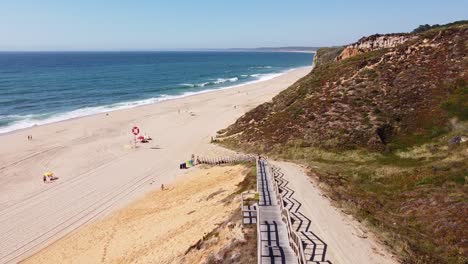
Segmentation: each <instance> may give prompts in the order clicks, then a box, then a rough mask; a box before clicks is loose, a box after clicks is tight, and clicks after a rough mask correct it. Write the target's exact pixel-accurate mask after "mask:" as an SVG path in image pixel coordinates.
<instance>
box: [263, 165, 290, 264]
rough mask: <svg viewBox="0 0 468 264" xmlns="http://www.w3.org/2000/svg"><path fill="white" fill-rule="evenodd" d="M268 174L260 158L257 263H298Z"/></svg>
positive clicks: (270, 176) (268, 171) (266, 166)
mask: <svg viewBox="0 0 468 264" xmlns="http://www.w3.org/2000/svg"><path fill="white" fill-rule="evenodd" d="M270 174H271V173H270V170H269V169H268V163H267V162H266V161H265V160H262V159H260V160H259V161H258V163H257V188H258V194H259V202H258V222H259V228H260V230H259V232H260V245H259V254H260V256H259V263H298V261H297V257H296V255H295V254H294V251H293V250H292V249H291V247H290V245H289V238H288V232H287V228H286V224H285V223H284V222H283V221H282V220H281V208H280V206H279V205H278V201H277V199H276V193H275V189H274V187H273V183H272V181H273V177H272V175H270Z"/></svg>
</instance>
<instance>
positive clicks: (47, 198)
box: [0, 67, 311, 263]
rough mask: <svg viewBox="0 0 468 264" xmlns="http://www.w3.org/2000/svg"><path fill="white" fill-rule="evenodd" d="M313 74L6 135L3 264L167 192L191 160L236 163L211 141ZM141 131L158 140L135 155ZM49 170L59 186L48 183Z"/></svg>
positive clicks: (0, 190)
mask: <svg viewBox="0 0 468 264" xmlns="http://www.w3.org/2000/svg"><path fill="white" fill-rule="evenodd" d="M310 70H311V67H306V68H302V69H297V70H293V71H290V72H288V73H286V74H283V75H281V76H278V77H275V78H273V79H271V80H267V81H262V82H258V83H254V84H247V85H241V86H238V87H235V88H230V89H224V90H217V91H213V92H206V93H202V94H197V95H193V96H187V97H184V98H179V99H177V100H166V101H163V102H160V103H157V104H149V105H143V106H139V107H134V108H129V109H123V110H116V111H113V112H111V113H110V114H109V115H106V114H96V115H90V116H85V117H80V118H76V119H69V120H65V121H61V122H56V123H51V124H47V125H42V126H36V127H31V128H27V129H23V130H18V131H13V132H12V133H8V134H2V135H0V144H1V145H2V148H1V149H0V156H1V157H2V159H1V160H0V174H2V176H3V177H0V208H1V209H0V236H1V237H2V238H4V242H3V244H2V247H0V263H4V262H6V263H9V262H16V261H19V260H21V259H24V258H26V257H27V256H29V255H31V254H33V253H34V252H37V251H38V250H40V249H41V248H44V247H46V246H47V245H49V244H50V243H52V242H53V241H56V240H57V239H58V238H60V237H63V236H64V235H66V234H69V233H70V232H72V231H74V230H76V229H77V228H79V227H80V226H82V225H83V224H86V223H88V222H91V223H92V222H94V221H96V220H97V219H101V218H102V217H103V216H105V215H107V214H109V213H110V212H112V211H114V210H115V209H117V208H121V207H122V206H125V205H126V204H128V203H129V202H132V201H134V200H135V199H137V198H139V197H141V196H142V195H144V194H145V193H147V192H149V191H152V190H157V189H159V187H160V185H161V184H165V185H168V184H171V183H172V182H174V181H175V180H177V179H180V178H181V177H182V178H183V177H184V173H187V172H188V171H181V170H180V169H179V164H180V163H181V162H185V161H186V160H187V159H189V158H190V156H191V155H192V154H195V155H200V156H207V157H219V156H225V155H230V154H232V153H233V152H232V151H230V150H227V149H223V148H221V147H218V146H216V145H213V144H210V138H211V137H212V136H214V135H216V132H217V131H219V130H220V129H223V128H225V127H227V126H228V125H230V124H232V123H234V122H235V121H236V120H237V119H238V118H239V117H240V116H242V115H243V114H245V113H246V112H247V111H249V110H250V109H252V108H254V107H256V106H258V105H260V104H262V103H264V102H267V101H269V100H271V99H272V98H273V97H274V96H275V95H277V94H278V93H279V92H281V91H282V90H284V89H286V88H288V87H289V86H290V85H292V84H293V83H294V82H296V81H297V80H299V79H300V78H302V77H303V76H305V75H307V74H308V73H309V72H310ZM135 125H136V126H139V127H140V129H141V134H142V135H145V134H148V135H149V136H151V137H153V140H152V141H150V142H149V143H146V144H140V143H139V144H138V148H136V149H135V148H133V147H132V146H133V139H134V136H133V134H131V128H132V127H133V126H135ZM27 135H33V140H27ZM195 169H196V168H195ZM46 171H52V172H54V173H55V175H56V176H57V177H58V178H59V179H58V180H57V181H55V182H53V183H48V184H44V183H43V182H42V174H43V173H44V172H46ZM189 171H190V170H189Z"/></svg>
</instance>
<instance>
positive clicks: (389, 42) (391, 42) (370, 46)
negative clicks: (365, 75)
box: [336, 34, 415, 61]
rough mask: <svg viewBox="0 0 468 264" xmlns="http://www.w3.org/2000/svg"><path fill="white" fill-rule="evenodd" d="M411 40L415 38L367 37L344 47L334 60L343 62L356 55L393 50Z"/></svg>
mask: <svg viewBox="0 0 468 264" xmlns="http://www.w3.org/2000/svg"><path fill="white" fill-rule="evenodd" d="M412 38H415V37H414V36H411V35H408V34H385V35H380V34H375V35H372V36H369V37H363V38H361V39H360V40H358V41H357V42H356V43H353V44H351V45H348V46H346V47H345V48H344V50H343V51H342V52H341V54H340V55H338V56H337V57H336V60H337V61H340V60H344V59H347V58H349V57H352V56H356V55H358V54H362V53H366V52H369V51H374V50H378V49H387V48H394V47H396V46H398V45H400V44H403V43H405V42H406V41H408V40H410V39H412Z"/></svg>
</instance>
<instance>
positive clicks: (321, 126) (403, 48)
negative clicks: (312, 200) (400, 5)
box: [219, 23, 468, 263]
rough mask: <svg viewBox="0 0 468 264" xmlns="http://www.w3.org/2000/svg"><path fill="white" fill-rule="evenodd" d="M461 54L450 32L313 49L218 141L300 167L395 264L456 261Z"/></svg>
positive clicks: (462, 205)
mask: <svg viewBox="0 0 468 264" xmlns="http://www.w3.org/2000/svg"><path fill="white" fill-rule="evenodd" d="M394 37H395V38H396V39H394V40H392V39H389V38H394ZM372 41H379V42H380V43H371V42H372ZM364 42H367V43H364ZM467 47H468V24H467V23H457V24H454V25H450V26H437V27H434V28H429V29H428V30H418V31H417V33H410V34H396V35H395V34H392V35H387V37H385V36H384V37H382V35H377V36H374V37H369V38H363V39H361V40H360V41H358V42H357V43H354V44H351V45H349V46H347V47H344V48H340V47H337V48H329V49H325V50H324V49H322V50H319V51H318V52H317V55H318V58H317V60H316V63H317V66H316V67H315V68H314V70H313V71H312V72H311V73H310V74H309V75H307V76H306V77H304V78H302V79H301V80H299V81H298V82H296V83H295V84H294V85H292V86H291V87H289V88H288V89H287V90H285V91H283V92H282V93H280V94H279V95H277V96H276V97H275V98H274V99H273V100H272V102H269V103H265V104H262V105H260V106H258V107H257V108H255V109H253V110H252V111H250V112H248V113H246V114H245V115H244V116H243V117H241V118H240V119H239V120H237V121H236V123H234V124H233V125H231V126H230V127H228V128H227V129H225V130H223V131H220V132H219V138H220V139H221V140H222V144H224V145H226V146H228V147H231V148H235V149H240V150H244V151H251V152H264V153H266V154H268V155H271V156H273V157H276V158H283V159H287V160H293V161H296V162H300V163H303V164H306V165H309V167H310V169H311V175H312V176H313V177H316V178H317V180H319V181H321V182H322V183H324V184H323V187H324V188H325V190H326V191H328V194H329V195H330V197H331V198H332V199H333V200H335V201H336V202H337V205H339V206H342V207H343V208H345V209H346V210H347V212H349V213H350V214H353V215H354V216H355V217H357V218H358V219H359V220H361V221H364V222H365V223H367V224H368V225H369V226H370V227H372V228H373V229H374V230H375V232H376V233H377V234H378V235H379V236H380V237H381V238H382V240H384V241H385V243H387V244H388V245H389V246H390V247H391V248H392V249H393V250H394V251H395V252H396V254H398V255H399V256H400V257H401V258H402V259H403V261H404V262H405V263H427V262H431V263H466V261H467V259H468V257H467V254H468V253H467V252H468V243H467V242H466V238H467V237H468V231H467V230H468V224H467V222H466V219H465V218H466V215H468V203H467V197H468V188H467V183H466V181H467V179H468V165H467V164H468V162H467V161H468V143H467V142H464V140H465V138H466V136H467V135H468V122H467V121H468V87H467V81H468V75H467V73H468V60H467V57H466V55H467V50H468V49H467ZM353 49H354V50H353Z"/></svg>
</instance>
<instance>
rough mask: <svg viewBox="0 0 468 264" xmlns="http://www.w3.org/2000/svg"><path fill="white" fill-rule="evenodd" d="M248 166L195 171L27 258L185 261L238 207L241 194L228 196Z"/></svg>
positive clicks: (30, 260)
mask: <svg viewBox="0 0 468 264" xmlns="http://www.w3.org/2000/svg"><path fill="white" fill-rule="evenodd" d="M247 171H248V169H246V168H244V167H242V166H239V165H238V166H227V167H214V168H210V169H204V170H192V171H191V172H190V173H189V175H187V177H186V178H184V179H183V180H180V181H177V183H175V184H171V185H170V186H168V188H167V190H164V191H155V192H150V193H148V194H147V195H145V196H144V197H143V198H142V199H139V200H137V201H135V202H133V203H131V204H129V205H128V206H127V207H125V208H123V209H120V210H118V211H116V212H114V213H112V214H110V215H109V216H107V217H105V218H103V219H101V220H98V221H96V222H95V223H92V224H90V225H87V226H84V227H83V228H80V229H79V230H77V231H75V232H72V233H71V234H69V235H67V236H65V237H64V238H62V239H60V240H58V241H56V242H55V243H53V244H52V245H50V246H49V247H47V248H45V249H43V250H41V251H39V252H38V253H36V254H35V255H33V256H32V257H30V258H28V259H26V260H25V261H24V262H22V263H42V264H45V263H182V260H183V258H184V255H185V252H186V251H187V249H188V248H189V247H190V246H192V245H195V244H196V243H197V241H198V240H199V239H202V238H203V236H204V235H205V234H207V233H209V232H211V231H212V230H213V229H214V228H215V227H216V226H217V225H218V224H220V223H222V222H223V221H225V220H226V219H227V218H229V217H230V215H231V214H232V212H233V211H234V210H238V207H239V202H240V200H239V197H238V196H237V197H235V198H236V199H232V198H227V197H228V196H230V195H231V194H232V193H233V192H234V191H235V189H236V188H237V184H238V183H239V182H241V181H242V179H243V177H244V176H245V174H246V173H247ZM89 241H93V242H92V243H89Z"/></svg>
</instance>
